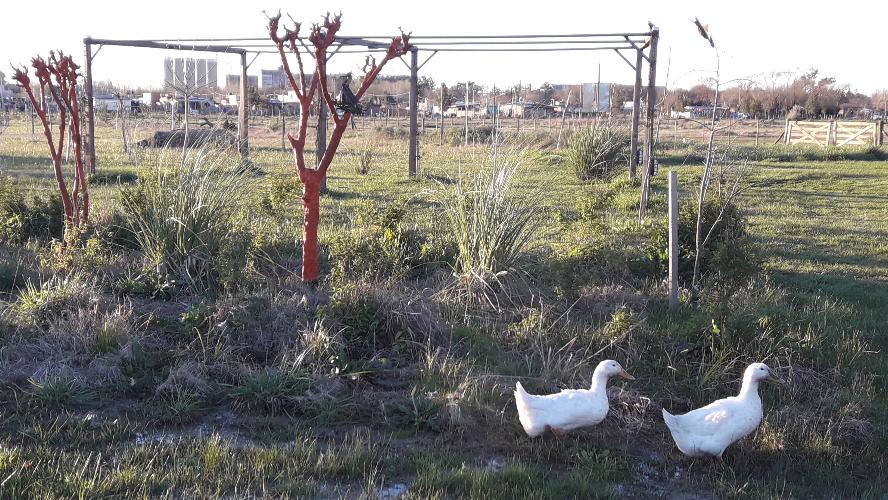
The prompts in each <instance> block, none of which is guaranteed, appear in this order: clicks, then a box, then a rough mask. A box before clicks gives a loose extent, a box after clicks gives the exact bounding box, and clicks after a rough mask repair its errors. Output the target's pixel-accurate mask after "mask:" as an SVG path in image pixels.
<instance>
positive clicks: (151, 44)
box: [84, 38, 247, 54]
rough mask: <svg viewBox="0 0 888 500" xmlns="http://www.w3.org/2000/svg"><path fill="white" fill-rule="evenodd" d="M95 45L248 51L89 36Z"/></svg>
mask: <svg viewBox="0 0 888 500" xmlns="http://www.w3.org/2000/svg"><path fill="white" fill-rule="evenodd" d="M86 41H88V42H89V43H91V44H94V45H117V46H121V47H144V48H148V49H164V50H194V51H198V52H221V53H225V54H245V53H246V52H247V51H246V50H245V49H241V48H238V47H230V46H227V45H185V44H180V43H163V42H155V41H150V40H108V39H104V38H87V39H86V40H84V42H86Z"/></svg>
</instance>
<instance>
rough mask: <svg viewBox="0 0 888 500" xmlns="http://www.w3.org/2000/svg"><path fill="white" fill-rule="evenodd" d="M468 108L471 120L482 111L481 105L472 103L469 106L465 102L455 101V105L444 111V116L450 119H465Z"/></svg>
mask: <svg viewBox="0 0 888 500" xmlns="http://www.w3.org/2000/svg"><path fill="white" fill-rule="evenodd" d="M466 108H468V114H469V117H470V118H474V117H475V116H476V115H478V114H479V113H480V111H481V105H480V103H477V102H474V103H473V102H470V103H469V104H468V106H466V103H465V102H463V101H455V102H454V103H453V104H451V105H450V106H448V107H447V109H446V110H445V111H444V116H448V117H465V116H466Z"/></svg>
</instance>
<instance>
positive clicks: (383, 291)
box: [317, 284, 447, 362]
mask: <svg viewBox="0 0 888 500" xmlns="http://www.w3.org/2000/svg"><path fill="white" fill-rule="evenodd" d="M317 314H318V318H319V319H320V320H321V321H322V322H323V323H324V324H325V325H330V327H331V328H330V330H335V331H339V332H341V333H340V335H341V337H342V341H343V343H344V351H345V352H344V354H345V356H346V357H347V359H346V360H345V361H347V362H348V361H355V360H362V359H370V358H374V357H379V356H382V357H388V356H391V355H393V354H397V352H396V351H398V352H405V351H408V352H413V351H415V350H416V349H417V348H418V346H421V345H423V344H424V343H425V342H428V341H431V340H434V341H436V342H437V341H439V340H440V339H441V338H442V335H443V334H444V333H445V332H446V330H447V328H446V327H445V326H444V323H443V322H442V320H441V317H440V314H439V311H438V310H437V308H436V307H435V305H434V304H433V303H431V301H429V299H428V297H424V296H415V295H411V294H406V293H405V292H403V291H399V290H396V289H394V288H392V287H391V286H389V285H381V284H360V285H351V286H344V287H342V288H340V289H339V290H337V291H336V293H335V294H334V295H333V297H332V299H331V301H330V303H329V304H326V305H323V306H320V307H319V308H318V310H317Z"/></svg>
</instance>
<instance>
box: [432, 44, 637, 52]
mask: <svg viewBox="0 0 888 500" xmlns="http://www.w3.org/2000/svg"><path fill="white" fill-rule="evenodd" d="M417 48H418V49H420V50H433V51H437V52H564V51H572V50H579V51H588V50H618V51H619V50H635V47H632V46H631V45H622V46H619V45H618V46H614V47H525V48H500V47H491V48H484V47H472V48H450V47H446V48H440V47H436V46H431V47H426V46H425V45H418V46H417Z"/></svg>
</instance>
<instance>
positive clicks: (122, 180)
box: [86, 169, 139, 186]
mask: <svg viewBox="0 0 888 500" xmlns="http://www.w3.org/2000/svg"><path fill="white" fill-rule="evenodd" d="M138 180H139V175H138V174H136V173H135V172H133V171H131V170H120V169H102V170H100V171H98V172H96V173H93V174H89V176H88V177H87V178H86V181H87V182H89V183H90V185H94V186H107V185H115V184H133V183H134V182H136V181H138Z"/></svg>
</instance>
